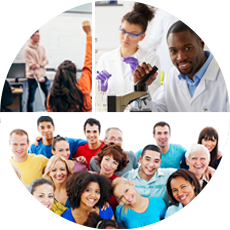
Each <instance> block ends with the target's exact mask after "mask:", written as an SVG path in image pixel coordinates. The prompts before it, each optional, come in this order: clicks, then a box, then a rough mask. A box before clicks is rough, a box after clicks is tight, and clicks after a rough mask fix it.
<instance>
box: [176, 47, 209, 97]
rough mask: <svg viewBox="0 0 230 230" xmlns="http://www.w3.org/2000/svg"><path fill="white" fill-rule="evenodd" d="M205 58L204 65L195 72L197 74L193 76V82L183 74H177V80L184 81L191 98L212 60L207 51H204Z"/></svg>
mask: <svg viewBox="0 0 230 230" xmlns="http://www.w3.org/2000/svg"><path fill="white" fill-rule="evenodd" d="M204 54H205V56H206V57H207V60H206V62H205V63H204V65H203V66H202V67H201V68H200V69H199V70H198V71H197V73H196V74H195V75H194V76H193V81H192V80H191V79H189V77H188V76H187V75H184V74H179V75H178V78H179V79H180V80H181V79H184V80H185V81H186V83H187V86H188V89H189V92H190V95H191V97H193V95H194V92H195V90H196V88H197V86H198V84H199V83H200V80H201V79H202V77H203V76H204V74H205V72H206V70H207V68H208V66H209V64H210V62H211V61H212V58H213V54H212V53H210V52H209V51H204Z"/></svg>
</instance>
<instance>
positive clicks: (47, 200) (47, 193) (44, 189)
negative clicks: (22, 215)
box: [33, 184, 54, 209]
mask: <svg viewBox="0 0 230 230" xmlns="http://www.w3.org/2000/svg"><path fill="white" fill-rule="evenodd" d="M33 196H34V197H35V198H36V199H37V200H38V201H39V202H40V203H42V204H43V205H44V206H45V207H46V208H48V209H51V208H52V206H53V203H54V189H53V187H52V186H51V185H49V184H43V185H39V186H37V187H36V188H35V190H34V192H33Z"/></svg>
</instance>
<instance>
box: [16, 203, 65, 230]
mask: <svg viewBox="0 0 230 230" xmlns="http://www.w3.org/2000/svg"><path fill="white" fill-rule="evenodd" d="M31 210H32V207H30V208H28V209H27V211H26V215H25V216H24V217H23V218H22V219H21V221H20V222H19V224H18V225H17V227H16V228H15V229H35V227H34V226H33V224H32V222H31V220H30V215H29V213H30V212H31ZM66 210H67V208H65V207H64V206H63V205H61V204H59V203H58V202H57V201H54V204H53V207H52V208H51V209H50V211H49V219H48V229H63V227H62V224H61V215H62V213H63V212H65V211H66Z"/></svg>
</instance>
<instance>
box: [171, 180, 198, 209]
mask: <svg viewBox="0 0 230 230" xmlns="http://www.w3.org/2000/svg"><path fill="white" fill-rule="evenodd" d="M194 188H195V187H194V186H192V185H191V184H190V183H189V182H188V181H187V180H185V179H184V178H183V177H176V178H174V179H172V180H171V189H172V194H173V196H174V198H175V199H176V200H177V201H178V202H180V203H182V205H183V206H186V205H187V204H188V203H190V202H191V201H192V200H193V199H194V198H195V197H196V194H195V191H194Z"/></svg>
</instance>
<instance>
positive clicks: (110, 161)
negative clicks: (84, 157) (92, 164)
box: [101, 155, 119, 177]
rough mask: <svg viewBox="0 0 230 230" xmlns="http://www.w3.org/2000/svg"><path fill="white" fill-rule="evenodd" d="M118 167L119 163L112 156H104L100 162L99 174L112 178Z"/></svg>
mask: <svg viewBox="0 0 230 230" xmlns="http://www.w3.org/2000/svg"><path fill="white" fill-rule="evenodd" d="M118 165H119V163H118V162H117V161H116V160H114V158H113V155H106V156H104V157H103V158H102V161H101V174H103V175H105V176H108V177H110V176H112V175H113V173H114V171H115V170H116V169H117V167H118Z"/></svg>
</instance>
